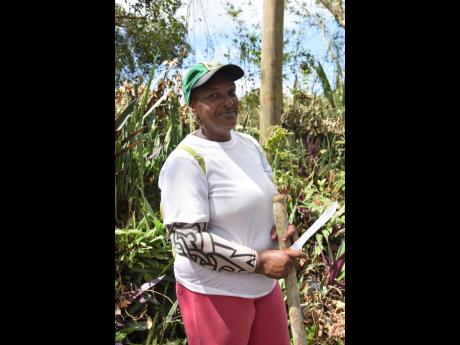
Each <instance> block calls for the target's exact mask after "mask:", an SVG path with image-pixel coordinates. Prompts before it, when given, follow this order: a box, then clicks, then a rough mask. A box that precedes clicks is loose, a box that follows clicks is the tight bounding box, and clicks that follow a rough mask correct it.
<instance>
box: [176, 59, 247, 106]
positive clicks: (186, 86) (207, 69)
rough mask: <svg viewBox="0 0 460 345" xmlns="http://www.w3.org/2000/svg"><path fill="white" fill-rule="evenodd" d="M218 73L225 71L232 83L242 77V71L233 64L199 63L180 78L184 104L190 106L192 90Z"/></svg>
mask: <svg viewBox="0 0 460 345" xmlns="http://www.w3.org/2000/svg"><path fill="white" fill-rule="evenodd" d="M218 71H225V72H226V73H227V74H228V75H229V76H231V77H232V78H233V81H235V80H238V79H240V78H241V77H242V76H244V71H243V70H242V69H241V68H240V67H238V66H237V65H233V64H226V65H223V64H221V63H219V62H200V63H197V64H195V65H193V66H192V67H190V68H189V69H188V70H187V72H185V74H184V77H183V78H182V91H183V92H184V96H185V102H186V103H187V105H190V94H191V93H192V90H193V89H195V88H197V87H199V86H201V85H203V84H205V83H206V82H207V81H208V80H209V79H211V78H212V76H213V75H214V74H216V73H217V72H218Z"/></svg>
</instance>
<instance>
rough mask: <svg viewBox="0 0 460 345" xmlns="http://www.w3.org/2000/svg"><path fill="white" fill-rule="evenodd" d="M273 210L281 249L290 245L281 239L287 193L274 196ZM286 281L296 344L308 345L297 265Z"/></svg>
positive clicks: (285, 215) (283, 228)
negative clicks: (298, 286) (298, 284)
mask: <svg viewBox="0 0 460 345" xmlns="http://www.w3.org/2000/svg"><path fill="white" fill-rule="evenodd" d="M273 212H274V214H275V225H276V232H277V234H278V243H279V247H280V249H286V248H288V247H289V246H288V245H287V244H286V243H285V242H281V239H282V238H283V236H284V234H285V232H286V230H287V227H288V225H289V223H288V215H287V209H286V195H284V194H277V195H275V196H274V197H273ZM284 282H285V283H286V297H287V303H288V307H289V320H290V323H291V332H292V338H293V340H294V345H307V338H306V336H305V327H304V324H303V316H302V310H301V308H300V298H299V289H298V288H297V276H296V273H295V267H292V268H291V270H290V272H289V274H288V276H287V277H286V278H285V279H284Z"/></svg>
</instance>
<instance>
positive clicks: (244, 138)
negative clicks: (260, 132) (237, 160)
mask: <svg viewBox="0 0 460 345" xmlns="http://www.w3.org/2000/svg"><path fill="white" fill-rule="evenodd" d="M233 133H234V134H235V136H236V137H238V138H240V140H241V141H242V142H244V143H246V144H249V145H251V146H252V145H254V146H255V147H256V148H257V149H259V150H260V149H261V146H260V144H259V142H258V141H257V139H256V138H254V137H253V136H252V135H250V134H247V133H243V132H237V131H234V132H233Z"/></svg>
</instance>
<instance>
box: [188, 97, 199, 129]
mask: <svg viewBox="0 0 460 345" xmlns="http://www.w3.org/2000/svg"><path fill="white" fill-rule="evenodd" d="M190 110H191V111H192V114H193V116H195V119H196V121H197V122H198V124H201V121H200V116H199V115H198V111H197V110H196V108H195V102H193V101H192V102H191V103H190Z"/></svg>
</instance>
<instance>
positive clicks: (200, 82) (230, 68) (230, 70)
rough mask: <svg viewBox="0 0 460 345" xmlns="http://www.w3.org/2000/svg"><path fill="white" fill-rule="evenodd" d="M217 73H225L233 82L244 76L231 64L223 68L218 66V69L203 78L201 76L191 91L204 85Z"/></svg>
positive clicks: (238, 68)
mask: <svg viewBox="0 0 460 345" xmlns="http://www.w3.org/2000/svg"><path fill="white" fill-rule="evenodd" d="M219 71H224V72H225V73H227V74H228V75H229V76H231V77H232V79H233V81H235V80H238V79H240V78H241V77H242V76H244V71H243V70H242V69H241V68H240V67H238V66H237V65H232V64H228V65H223V66H220V67H218V68H215V69H213V70H211V71H209V72H208V73H206V74H205V75H204V76H202V77H201V78H200V79H198V81H197V82H196V83H195V85H193V87H192V90H193V89H195V88H197V87H200V86H202V85H204V84H205V83H206V82H208V81H209V79H211V78H212V77H213V76H214V74H216V73H217V72H219Z"/></svg>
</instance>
